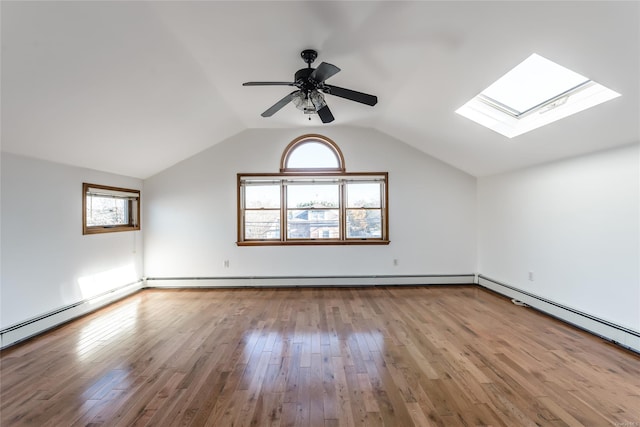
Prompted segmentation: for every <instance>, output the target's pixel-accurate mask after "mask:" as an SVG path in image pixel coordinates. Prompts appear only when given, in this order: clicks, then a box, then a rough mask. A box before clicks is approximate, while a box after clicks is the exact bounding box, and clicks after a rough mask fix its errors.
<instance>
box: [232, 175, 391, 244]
mask: <svg viewBox="0 0 640 427" xmlns="http://www.w3.org/2000/svg"><path fill="white" fill-rule="evenodd" d="M387 180H388V176H387V173H385V172H381V173H367V174H357V173H346V172H345V173H331V174H322V175H318V174H313V176H311V175H309V174H288V173H287V174H260V175H257V174H238V202H239V207H240V208H239V211H238V244H239V245H245V244H304V243H317V244H322V243H323V242H324V243H325V244H348V243H360V244H366V243H378V244H387V243H388V232H387V230H388V219H387V191H386V188H387ZM266 182H269V183H271V184H269V185H266V184H265V183H266ZM274 187H278V188H279V194H280V198H281V199H280V200H282V203H281V206H280V207H279V208H274V207H272V206H273V205H274V204H273V203H271V202H267V203H264V204H263V205H260V204H259V203H258V202H259V201H269V200H274V197H273V196H271V197H266V196H265V197H260V196H257V194H259V192H260V191H261V190H262V189H264V190H265V192H271V193H273V192H274V191H275V190H274ZM267 204H269V206H271V207H268V206H267ZM281 230H284V232H281Z"/></svg>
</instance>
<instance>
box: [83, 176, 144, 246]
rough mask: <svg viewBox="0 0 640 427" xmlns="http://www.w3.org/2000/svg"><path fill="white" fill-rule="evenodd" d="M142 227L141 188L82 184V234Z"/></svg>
mask: <svg viewBox="0 0 640 427" xmlns="http://www.w3.org/2000/svg"><path fill="white" fill-rule="evenodd" d="M130 230H140V191H139V190H130V189H127V188H117V187H107V186H104V185H96V184H87V183H84V184H82V234H95V233H111V232H116V231H130Z"/></svg>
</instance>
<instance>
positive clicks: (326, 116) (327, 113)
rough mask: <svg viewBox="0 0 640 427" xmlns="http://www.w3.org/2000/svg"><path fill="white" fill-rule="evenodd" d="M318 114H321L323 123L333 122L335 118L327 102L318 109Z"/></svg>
mask: <svg viewBox="0 0 640 427" xmlns="http://www.w3.org/2000/svg"><path fill="white" fill-rule="evenodd" d="M317 112H318V116H320V120H322V123H331V122H332V121H333V120H334V118H333V114H331V110H329V106H328V105H327V104H325V105H324V107H322V108H320V109H319V110H318V111H317Z"/></svg>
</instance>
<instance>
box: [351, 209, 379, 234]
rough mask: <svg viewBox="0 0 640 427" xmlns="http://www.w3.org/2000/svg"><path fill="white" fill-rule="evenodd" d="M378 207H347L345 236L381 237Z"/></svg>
mask: <svg viewBox="0 0 640 427" xmlns="http://www.w3.org/2000/svg"><path fill="white" fill-rule="evenodd" d="M381 218H382V215H381V210H380V209H347V238H361V239H364V238H378V239H379V238H381V237H382V219H381Z"/></svg>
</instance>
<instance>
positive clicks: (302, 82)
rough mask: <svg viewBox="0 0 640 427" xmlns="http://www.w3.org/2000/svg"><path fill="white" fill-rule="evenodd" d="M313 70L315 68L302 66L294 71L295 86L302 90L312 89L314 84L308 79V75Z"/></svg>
mask: <svg viewBox="0 0 640 427" xmlns="http://www.w3.org/2000/svg"><path fill="white" fill-rule="evenodd" d="M314 70H315V68H302V69H300V70H298V71H296V74H295V82H296V86H298V87H299V88H300V89H302V90H311V89H313V88H314V84H313V83H312V81H311V79H309V76H310V75H311V73H313V71H314Z"/></svg>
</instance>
